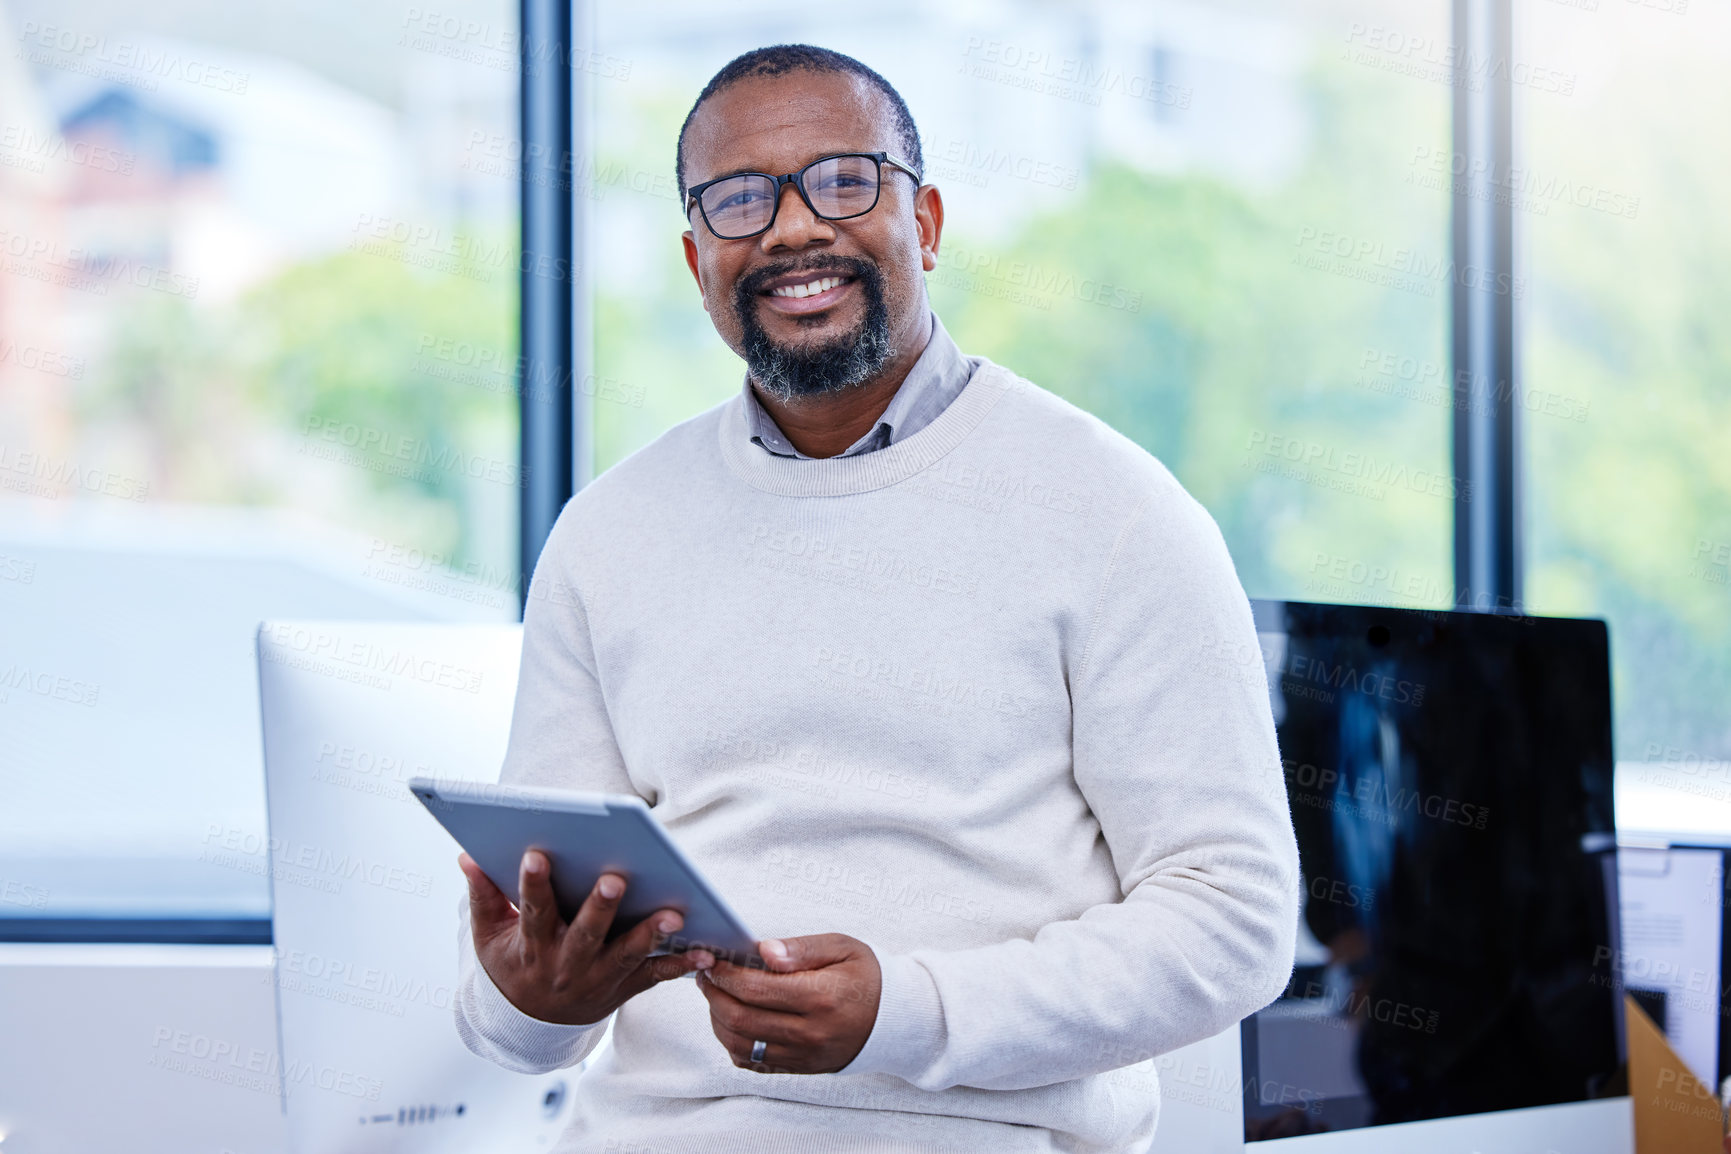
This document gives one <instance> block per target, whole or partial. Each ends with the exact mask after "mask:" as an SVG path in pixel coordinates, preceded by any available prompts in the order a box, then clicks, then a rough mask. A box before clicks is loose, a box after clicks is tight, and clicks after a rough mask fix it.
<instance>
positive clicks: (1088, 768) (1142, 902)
mask: <svg viewBox="0 0 1731 1154" xmlns="http://www.w3.org/2000/svg"><path fill="white" fill-rule="evenodd" d="M742 402H743V397H742V396H735V397H734V398H733V399H731V400H729V401H728V402H726V403H725V404H723V405H720V406H719V407H717V408H715V409H711V410H710V411H708V412H706V413H704V414H702V415H701V416H698V417H696V418H694V419H692V420H690V421H687V422H685V423H683V424H681V425H679V426H677V427H675V428H673V429H671V430H670V431H669V432H668V433H667V434H666V435H664V436H662V437H661V438H660V439H659V440H657V441H656V442H655V443H653V444H652V445H650V446H648V447H647V448H645V449H643V450H642V451H641V452H639V453H637V454H635V455H634V456H632V457H631V458H629V459H628V460H626V461H623V462H621V463H620V464H619V465H618V466H617V467H616V468H614V469H611V470H609V471H608V472H607V473H606V474H605V475H603V476H602V477H600V478H598V479H597V480H596V481H595V482H594V483H593V484H591V485H590V486H589V487H587V488H586V489H584V490H583V491H582V492H580V493H579V494H578V495H577V496H576V497H574V498H573V499H572V500H571V502H570V504H568V505H567V506H566V508H565V510H564V512H563V514H562V515H561V516H560V518H559V521H558V524H557V525H556V526H555V528H554V530H553V533H552V536H551V538H550V539H549V541H548V543H547V547H546V549H545V551H544V552H543V553H542V556H541V560H540V564H539V566H538V567H537V569H536V571H535V577H534V581H533V584H532V589H531V595H530V599H529V607H528V611H527V614H526V617H525V623H524V626H525V627H524V640H523V667H522V680H521V683H520V685H519V688H518V691H517V705H516V713H515V717H514V719H513V721H512V727H511V740H510V746H509V750H508V752H507V754H506V759H505V765H504V769H503V773H502V778H503V780H505V781H507V782H512V783H518V784H533V785H545V786H563V787H568V788H572V789H584V790H598V791H605V792H615V793H635V794H638V795H639V796H641V797H643V798H644V799H645V800H646V801H648V802H649V803H650V804H651V805H652V806H654V807H655V812H656V815H657V816H658V817H659V818H660V820H661V821H662V822H663V823H664V824H665V825H666V827H667V828H668V830H669V831H670V832H671V834H672V836H673V837H674V838H675V840H677V841H678V842H679V843H680V844H681V846H683V847H684V848H685V850H686V851H687V852H688V853H689V854H690V855H691V857H692V858H693V859H694V860H695V861H696V862H697V863H698V865H699V866H700V867H701V868H702V869H703V871H704V872H705V874H706V875H707V876H708V877H709V878H710V879H712V880H713V882H714V883H715V884H716V885H717V886H718V887H719V888H720V890H721V892H722V893H723V894H724V895H725V896H726V897H727V899H728V900H729V902H730V903H732V905H733V906H734V907H735V908H736V909H737V910H738V911H739V912H740V914H741V916H743V917H744V918H745V920H746V923H747V924H748V925H749V926H750V927H751V928H752V930H753V931H754V932H755V933H757V934H759V935H761V936H764V937H785V936H793V935H801V934H814V933H823V932H839V933H845V934H851V935H853V936H854V937H856V938H859V939H861V940H863V941H865V942H866V943H868V944H869V945H870V946H871V947H872V949H873V950H874V952H875V953H876V954H877V957H878V960H879V962H880V964H881V966H882V968H883V993H882V998H881V1001H880V1004H879V1006H878V1013H877V1021H876V1024H875V1026H874V1027H873V1030H872V1033H871V1036H870V1038H869V1039H868V1040H867V1042H866V1044H865V1048H864V1050H862V1051H861V1052H860V1054H859V1056H858V1057H857V1058H856V1059H855V1060H854V1061H853V1063H852V1064H851V1065H850V1066H849V1067H848V1068H847V1069H846V1070H844V1071H842V1072H841V1073H838V1074H828V1075H818V1076H801V1075H794V1074H769V1075H765V1074H757V1073H753V1072H750V1071H746V1070H740V1069H736V1068H735V1067H734V1066H733V1065H732V1064H731V1062H730V1061H729V1059H728V1056H727V1054H726V1053H725V1052H724V1051H723V1049H722V1047H721V1044H720V1043H719V1042H718V1041H716V1039H715V1036H714V1034H713V1033H712V1032H711V1030H710V1025H709V1017H708V1006H707V1004H706V1003H705V1001H704V1000H703V997H702V995H701V994H700V992H699V991H698V990H697V989H696V987H695V985H694V984H693V983H692V982H691V981H689V980H681V981H673V982H668V983H665V984H663V985H661V986H658V987H656V988H655V989H653V990H650V991H649V992H647V993H645V994H643V995H640V996H639V997H637V998H635V999H633V1000H632V1001H630V1002H628V1003H626V1004H625V1006H624V1007H622V1008H621V1009H620V1010H619V1012H618V1013H617V1015H615V1017H616V1021H615V1022H614V1032H613V1038H612V1044H611V1046H609V1047H608V1048H607V1049H606V1050H605V1051H604V1052H603V1053H602V1054H601V1055H599V1057H598V1060H597V1062H595V1063H593V1064H592V1065H591V1066H590V1067H589V1068H587V1069H585V1071H584V1072H583V1074H582V1075H581V1077H580V1078H579V1080H578V1084H577V1089H576V1093H575V1112H576V1119H575V1121H574V1123H573V1125H572V1127H571V1129H570V1130H569V1131H568V1132H567V1134H566V1136H565V1138H564V1140H563V1143H562V1145H561V1147H560V1149H562V1150H569V1151H614V1152H617V1154H638V1152H648V1151H668V1152H675V1151H705V1152H707V1151H715V1150H752V1151H769V1152H781V1151H786V1152H790V1154H791V1152H795V1151H797V1152H799V1154H819V1152H824V1151H862V1152H863V1151H891V1150H954V1151H970V1152H979V1151H992V1152H996V1151H1051V1150H1062V1151H1089V1152H1093V1151H1122V1150H1141V1149H1144V1148H1145V1147H1146V1145H1147V1143H1148V1142H1149V1140H1150V1138H1151V1136H1152V1134H1153V1131H1154V1126H1155V1122H1156V1118H1157V1115H1158V1112H1159V1101H1160V1093H1159V1085H1158V1081H1157V1079H1156V1076H1155V1072H1154V1069H1153V1063H1152V1061H1151V1060H1150V1059H1152V1058H1153V1057H1154V1056H1156V1055H1158V1054H1161V1053H1164V1052H1166V1051H1169V1050H1172V1049H1174V1048H1176V1047H1179V1046H1182V1045H1185V1044H1187V1043H1189V1042H1192V1041H1195V1040H1197V1039H1200V1038H1203V1037H1207V1036H1208V1035H1211V1034H1214V1033H1216V1032H1218V1031H1220V1030H1222V1029H1224V1028H1226V1027H1227V1026H1229V1025H1230V1024H1231V1023H1232V1022H1234V1021H1236V1020H1238V1019H1239V1018H1241V1017H1243V1016H1244V1015H1246V1014H1248V1013H1250V1012H1251V1011H1253V1010H1255V1009H1257V1008H1258V1007H1260V1006H1262V1005H1263V1004H1265V1003H1266V1002H1268V1001H1269V1000H1270V999H1272V998H1273V997H1274V996H1275V995H1276V994H1277V993H1278V992H1279V990H1280V989H1281V987H1282V986H1283V984H1284V983H1285V981H1286V978H1287V975H1288V971H1289V969H1290V967H1291V962H1292V954H1293V941H1294V934H1295V929H1296V925H1297V894H1298V885H1297V878H1298V865H1297V851H1296V847H1295V845H1294V842H1293V836H1292V827H1291V823H1290V819H1289V817H1288V813H1287V808H1286V791H1285V787H1284V783H1283V779H1282V776H1281V769H1280V761H1279V755H1278V752H1277V750H1276V747H1275V740H1274V726H1273V721H1272V718H1271V716H1270V711H1269V702H1268V693H1267V688H1266V683H1265V680H1264V675H1263V671H1262V661H1261V657H1260V654H1259V652H1258V650H1257V645H1256V638H1255V633H1254V627H1253V625H1252V623H1251V617H1250V607H1249V605H1248V603H1247V602H1246V600H1245V596H1244V593H1243V591H1242V589H1241V588H1240V586H1239V584H1238V580H1237V577H1236V575H1235V573H1234V572H1233V568H1232V562H1231V559H1230V558H1229V557H1228V556H1227V552H1226V547H1225V545H1224V543H1223V542H1222V540H1221V537H1220V533H1219V531H1218V530H1217V529H1216V527H1215V525H1214V523H1213V521H1212V520H1211V519H1210V518H1209V516H1208V514H1207V513H1206V512H1205V511H1204V510H1203V509H1202V507H1201V506H1200V505H1198V504H1197V503H1196V502H1195V501H1194V500H1192V499H1191V498H1190V496H1189V495H1188V494H1186V493H1185V492H1184V490H1183V489H1182V488H1181V487H1180V486H1179V485H1178V483H1177V482H1176V481H1175V480H1174V479H1173V478H1172V476H1171V474H1170V473H1168V472H1167V471H1166V470H1165V469H1164V468H1163V467H1162V466H1161V465H1160V464H1159V463H1158V462H1157V461H1155V460H1154V459H1153V458H1152V457H1150V456H1149V455H1148V454H1147V453H1145V452H1143V451H1142V450H1141V449H1139V448H1138V447H1136V446H1135V445H1133V444H1132V443H1130V442H1129V441H1128V440H1126V439H1125V438H1123V437H1122V436H1120V435H1118V434H1117V433H1114V432H1113V431H1112V430H1111V429H1109V428H1107V427H1106V426H1105V425H1104V424H1102V423H1101V422H1100V421H1098V420H1096V419H1095V418H1093V417H1091V416H1088V415H1087V414H1085V413H1083V412H1081V411H1079V410H1078V409H1076V408H1074V407H1072V406H1071V405H1069V404H1067V403H1065V402H1064V401H1061V400H1059V399H1057V398H1056V397H1054V396H1052V395H1051V394H1049V393H1047V392H1045V391H1044V390H1042V389H1040V388H1038V387H1036V386H1034V385H1031V384H1029V383H1028V382H1026V381H1023V380H1021V379H1020V378H1017V377H1015V376H1014V375H1013V374H1011V373H1009V372H1008V371H1006V370H1004V369H1002V368H1000V367H998V366H996V365H993V364H990V363H986V364H984V365H983V366H982V367H981V368H980V369H979V370H978V371H976V372H975V373H974V375H973V379H972V380H971V381H970V382H969V384H968V386H967V388H966V389H964V390H963V391H962V393H961V395H960V396H958V397H957V398H956V400H955V401H954V402H953V403H951V404H950V406H949V407H948V408H947V409H945V410H944V412H943V413H942V414H941V415H940V416H939V417H938V418H937V419H936V420H934V421H933V422H932V423H931V424H930V425H928V426H927V427H925V428H924V429H922V430H920V431H919V432H918V433H915V434H914V435H912V436H910V437H908V438H906V439H905V440H902V441H900V442H898V443H896V444H895V445H892V446H891V447H889V448H887V449H883V450H880V451H878V452H874V453H868V454H864V455H861V456H856V457H849V458H841V459H829V460H815V461H802V460H790V459H785V458H778V457H774V456H771V455H770V454H768V453H765V452H763V451H762V450H761V449H759V448H758V447H757V446H755V445H752V444H751V443H750V442H749V440H748V439H747V438H748V434H747V431H746V424H745V419H744V414H743V409H742ZM461 968H462V976H461V982H460V986H459V994H458V998H457V1008H456V1014H457V1026H458V1030H459V1031H460V1032H461V1034H462V1036H463V1038H464V1040H465V1041H466V1042H467V1044H468V1045H469V1047H470V1048H471V1049H473V1050H474V1051H475V1052H476V1053H479V1054H482V1055H485V1056H487V1057H489V1058H491V1059H493V1060H494V1061H497V1062H499V1063H501V1064H503V1065H506V1066H509V1067H511V1068H513V1069H519V1070H525V1071H543V1070H550V1069H554V1068H557V1067H561V1066H569V1065H572V1064H574V1063H576V1062H578V1061H579V1060H581V1059H582V1058H583V1057H585V1056H586V1055H587V1054H589V1052H590V1051H591V1050H593V1049H594V1047H595V1046H596V1044H597V1043H598V1042H599V1040H600V1038H601V1035H602V1027H601V1026H600V1025H597V1026H594V1027H588V1028H584V1027H570V1026H559V1025H553V1024H550V1023H545V1022H540V1021H537V1020H535V1019H533V1018H529V1017H527V1016H526V1015H524V1014H522V1013H520V1012H519V1011H517V1010H516V1009H515V1008H514V1007H513V1006H512V1005H511V1004H510V1003H509V1002H508V1001H507V1000H505V998H504V997H503V996H502V995H501V994H500V993H499V991H498V989H497V987H495V986H494V985H493V983H492V981H491V980H490V979H489V978H488V977H487V975H486V973H485V971H484V970H482V969H481V968H480V967H479V966H478V965H477V964H476V961H475V954H474V949H473V946H472V943H471V942H470V940H469V936H468V930H467V927H466V926H464V927H463V928H462V946H461Z"/></svg>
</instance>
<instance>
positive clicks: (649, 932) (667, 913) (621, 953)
mask: <svg viewBox="0 0 1731 1154" xmlns="http://www.w3.org/2000/svg"><path fill="white" fill-rule="evenodd" d="M684 926H685V918H684V917H682V916H681V915H680V913H679V911H678V910H656V911H655V912H654V913H652V914H650V915H649V916H648V917H646V918H644V919H643V920H642V921H640V922H638V923H637V924H636V925H634V926H632V927H631V929H630V930H629V931H627V932H626V933H623V934H621V935H619V937H618V938H617V939H615V940H614V942H613V944H612V945H610V946H608V947H607V950H606V952H605V953H604V954H603V955H602V960H603V961H604V962H605V963H606V965H607V966H608V968H609V969H611V970H612V971H613V974H614V976H615V978H616V979H619V980H623V979H624V978H625V976H626V975H627V974H630V973H633V972H634V971H635V970H636V969H637V967H638V966H641V965H642V964H643V961H644V959H645V958H647V957H648V956H649V951H650V950H653V949H654V948H655V947H656V946H657V945H659V944H661V941H662V940H663V939H664V938H665V937H666V936H667V935H668V934H676V933H678V932H679V931H680V930H681V929H682V928H683V927H684Z"/></svg>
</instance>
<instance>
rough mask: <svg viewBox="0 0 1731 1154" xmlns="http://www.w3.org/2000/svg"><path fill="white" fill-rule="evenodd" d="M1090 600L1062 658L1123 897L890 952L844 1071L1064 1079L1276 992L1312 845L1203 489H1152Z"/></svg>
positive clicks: (1188, 1033) (1152, 1049) (1080, 767)
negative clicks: (956, 941) (874, 1009)
mask: <svg viewBox="0 0 1731 1154" xmlns="http://www.w3.org/2000/svg"><path fill="white" fill-rule="evenodd" d="M1168 484H1170V485H1171V486H1172V489H1173V490H1175V489H1176V483H1175V482H1170V481H1168ZM1093 616H1094V623H1093V625H1092V627H1091V628H1090V630H1089V632H1088V640H1087V642H1086V643H1085V647H1084V649H1083V651H1082V653H1081V655H1080V656H1079V657H1078V658H1077V659H1076V660H1075V662H1074V664H1073V665H1072V666H1071V667H1070V673H1069V678H1070V695H1071V709H1072V723H1073V730H1072V739H1071V742H1072V756H1073V772H1074V775H1075V780H1076V783H1077V785H1078V787H1079V788H1080V790H1081V791H1082V794H1083V796H1084V798H1085V799H1086V800H1087V803H1088V806H1089V808H1090V809H1091V810H1092V811H1093V813H1094V815H1095V817H1096V819H1097V820H1098V821H1099V823H1100V830H1101V834H1102V836H1103V837H1104V839H1105V843H1106V846H1107V849H1108V850H1109V852H1110V854H1111V857H1112V861H1113V864H1114V867H1115V869H1116V871H1117V873H1118V876H1119V879H1120V884H1121V888H1122V891H1123V895H1124V896H1123V899H1122V900H1121V901H1118V902H1114V903H1110V904H1104V905H1098V906H1095V907H1092V908H1090V909H1087V910H1084V911H1083V912H1082V914H1081V915H1080V916H1079V917H1077V918H1076V919H1074V920H1072V921H1063V922H1056V923H1053V924H1050V925H1047V926H1044V927H1043V928H1041V929H1040V930H1039V931H1038V932H1037V933H1036V934H1035V935H1034V937H1033V939H1032V940H1031V941H1030V940H1022V939H1016V940H1011V941H1006V942H1001V943H998V944H995V945H991V946H986V947H981V948H977V949H971V950H961V951H949V952H946V951H938V950H915V951H913V952H911V953H908V954H903V955H890V956H884V955H882V954H880V955H879V964H880V966H881V968H882V971H883V989H882V994H881V996H880V1001H879V1007H878V1017H877V1021H876V1023H875V1024H874V1026H873V1028H872V1033H871V1035H870V1036H869V1037H868V1038H867V1040H866V1044H865V1047H864V1048H863V1049H862V1050H861V1051H860V1053H859V1055H858V1056H857V1057H856V1058H855V1059H854V1061H853V1062H852V1063H851V1064H850V1065H849V1066H848V1067H847V1068H846V1069H845V1071H844V1072H845V1073H849V1074H853V1073H884V1074H892V1075H895V1076H897V1077H900V1078H903V1079H905V1080H906V1081H908V1082H910V1083H912V1084H913V1085H915V1086H917V1087H919V1088H920V1089H922V1090H932V1091H936V1090H943V1089H947V1088H949V1087H952V1086H971V1087H977V1088H980V1089H989V1090H1017V1089H1026V1088H1030V1087H1035V1086H1044V1085H1050V1084H1053V1083H1057V1082H1062V1081H1067V1080H1070V1079H1073V1078H1079V1077H1083V1076H1086V1075H1090V1074H1097V1073H1101V1072H1103V1071H1106V1070H1111V1069H1115V1068H1117V1067H1119V1066H1125V1065H1129V1064H1132V1063H1135V1062H1139V1061H1142V1060H1144V1059H1147V1058H1150V1057H1154V1056H1157V1055H1159V1054H1163V1053H1166V1052H1168V1051H1171V1050H1174V1049H1177V1048H1178V1047H1180V1046H1184V1045H1187V1044H1189V1043H1191V1042H1194V1041H1197V1040H1199V1039H1202V1038H1206V1037H1209V1036H1211V1035H1213V1034H1216V1033H1219V1032H1220V1031H1221V1030H1223V1029H1225V1028H1226V1027H1228V1026H1230V1025H1231V1024H1232V1023H1233V1022H1236V1021H1238V1020H1239V1019H1241V1018H1243V1017H1245V1016H1246V1015H1248V1014H1250V1013H1253V1012H1254V1011H1255V1010H1257V1009H1259V1008H1260V1007H1262V1006H1263V1005H1266V1004H1267V1003H1268V1002H1269V1001H1271V1000H1273V999H1274V998H1275V997H1276V996H1278V994H1279V992H1280V990H1281V989H1282V988H1283V987H1284V985H1285V983H1286V981H1287V979H1288V977H1289V975H1290V973H1291V968H1292V961H1293V950H1294V942H1295V938H1296V934H1297V924H1298V890H1299V875H1298V850H1297V845H1296V843H1295V841H1294V838H1293V833H1292V821H1291V816H1290V812H1289V810H1288V807H1287V800H1286V789H1285V782H1284V779H1283V776H1282V771H1281V766H1280V757H1279V752H1278V748H1277V746H1276V743H1275V734H1274V721H1273V717H1272V714H1271V711H1270V707H1269V700H1268V689H1267V680H1266V676H1265V674H1264V672H1263V665H1262V659H1261V654H1260V650H1259V648H1258V645H1257V638H1256V632H1255V625H1254V623H1253V622H1252V620H1251V614H1250V605H1249V602H1248V601H1247V600H1246V598H1245V595H1244V592H1243V589H1242V588H1241V587H1240V585H1239V583H1238V578H1237V575H1236V573H1235V572H1234V571H1233V567H1232V561H1231V558H1230V557H1229V556H1228V554H1227V551H1226V545H1225V542H1224V541H1223V540H1222V539H1221V536H1220V532H1219V530H1218V529H1217V528H1216V527H1215V525H1214V522H1213V520H1212V519H1211V518H1210V517H1209V516H1208V514H1207V513H1206V512H1205V511H1204V510H1203V509H1202V507H1201V506H1200V505H1198V504H1197V503H1196V502H1195V501H1194V500H1192V499H1191V498H1190V497H1189V496H1188V495H1187V494H1184V493H1182V492H1181V491H1178V492H1175V493H1173V492H1171V491H1170V490H1169V491H1168V493H1162V494H1158V495H1156V496H1155V497H1153V498H1151V499H1149V500H1148V501H1145V502H1144V503H1143V505H1142V506H1141V507H1140V508H1139V509H1138V510H1137V511H1136V513H1135V514H1134V515H1133V516H1132V517H1131V519H1130V521H1129V522H1128V524H1127V525H1126V526H1125V527H1124V529H1123V530H1122V531H1121V532H1120V534H1119V537H1118V539H1117V542H1116V544H1115V546H1114V548H1113V551H1112V556H1111V559H1110V561H1109V562H1108V565H1107V570H1106V574H1105V577H1104V581H1103V584H1102V585H1101V592H1100V594H1099V599H1098V602H1097V604H1096V605H1095V606H1094V607H1093Z"/></svg>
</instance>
